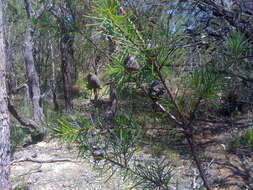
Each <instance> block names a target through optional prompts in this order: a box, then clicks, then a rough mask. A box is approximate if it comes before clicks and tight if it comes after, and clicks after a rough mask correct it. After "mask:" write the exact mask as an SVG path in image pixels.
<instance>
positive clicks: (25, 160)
mask: <svg viewBox="0 0 253 190" xmlns="http://www.w3.org/2000/svg"><path fill="white" fill-rule="evenodd" d="M20 162H35V163H40V164H43V163H56V162H80V161H78V160H73V159H68V158H62V159H48V160H41V159H34V158H30V157H26V158H21V159H18V160H14V161H12V162H11V165H12V164H15V163H20Z"/></svg>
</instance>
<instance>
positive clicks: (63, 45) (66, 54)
mask: <svg viewBox="0 0 253 190" xmlns="http://www.w3.org/2000/svg"><path fill="white" fill-rule="evenodd" d="M60 52H61V71H62V79H63V90H64V99H65V109H66V111H71V110H72V108H73V105H72V100H71V89H72V83H71V78H70V72H71V69H70V63H71V62H72V60H73V37H72V36H70V35H69V34H66V33H65V32H62V36H61V39H60Z"/></svg>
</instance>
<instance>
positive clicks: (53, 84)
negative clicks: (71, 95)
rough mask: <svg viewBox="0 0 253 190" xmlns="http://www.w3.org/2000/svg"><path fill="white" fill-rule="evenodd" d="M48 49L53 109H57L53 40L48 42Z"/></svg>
mask: <svg viewBox="0 0 253 190" xmlns="http://www.w3.org/2000/svg"><path fill="white" fill-rule="evenodd" d="M50 50H51V61H52V64H51V66H52V93H53V102H54V110H55V111H58V110H59V105H58V102H57V96H56V77H55V58H54V48H53V42H52V41H51V43H50Z"/></svg>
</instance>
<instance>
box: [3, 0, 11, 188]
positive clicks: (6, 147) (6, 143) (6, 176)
mask: <svg viewBox="0 0 253 190" xmlns="http://www.w3.org/2000/svg"><path fill="white" fill-rule="evenodd" d="M3 4H4V3H3V1H2V0H1V1H0V79H1V80H0V189H1V190H10V189H11V184H10V128H9V124H10V122H9V115H8V108H7V90H6V78H5V76H6V70H5V69H6V55H5V53H6V52H5V47H4V19H3Z"/></svg>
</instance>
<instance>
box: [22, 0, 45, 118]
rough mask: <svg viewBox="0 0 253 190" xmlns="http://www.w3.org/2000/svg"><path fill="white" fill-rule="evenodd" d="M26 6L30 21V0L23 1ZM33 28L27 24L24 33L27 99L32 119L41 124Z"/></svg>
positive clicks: (41, 116)
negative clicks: (28, 99)
mask: <svg viewBox="0 0 253 190" xmlns="http://www.w3.org/2000/svg"><path fill="white" fill-rule="evenodd" d="M24 2H25V6H26V13H27V17H28V19H31V17H32V15H33V11H32V8H31V0H24ZM32 31H33V28H32V26H31V24H27V28H26V33H25V53H24V59H25V67H26V75H27V79H28V88H29V98H30V100H31V103H32V107H31V108H32V117H33V119H34V120H35V121H36V122H41V121H43V119H44V114H43V109H42V101H41V94H40V87H39V86H40V85H39V78H38V74H37V71H36V69H35V64H34V57H33V35H32Z"/></svg>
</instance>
